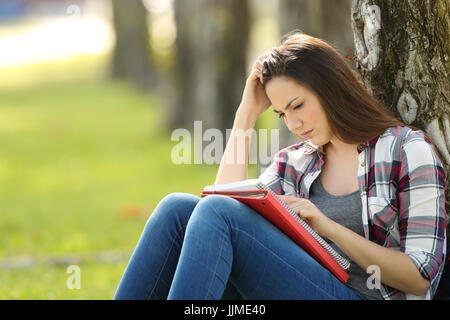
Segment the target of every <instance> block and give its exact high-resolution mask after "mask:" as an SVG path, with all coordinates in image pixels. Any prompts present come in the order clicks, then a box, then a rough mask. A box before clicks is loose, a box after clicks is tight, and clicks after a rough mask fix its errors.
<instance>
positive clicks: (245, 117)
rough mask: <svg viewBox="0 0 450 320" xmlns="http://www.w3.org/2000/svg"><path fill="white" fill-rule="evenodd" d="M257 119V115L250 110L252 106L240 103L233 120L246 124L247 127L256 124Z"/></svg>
mask: <svg viewBox="0 0 450 320" xmlns="http://www.w3.org/2000/svg"><path fill="white" fill-rule="evenodd" d="M257 119H258V115H257V114H256V112H255V111H254V109H253V110H252V108H250V107H247V106H243V105H240V106H239V108H238V109H237V110H236V115H235V120H236V121H238V122H240V123H245V124H247V126H248V127H252V128H253V127H254V126H255V124H256V120H257Z"/></svg>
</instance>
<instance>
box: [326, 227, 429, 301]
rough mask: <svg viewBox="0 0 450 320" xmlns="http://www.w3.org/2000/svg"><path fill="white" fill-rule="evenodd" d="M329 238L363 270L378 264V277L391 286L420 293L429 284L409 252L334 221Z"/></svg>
mask: <svg viewBox="0 0 450 320" xmlns="http://www.w3.org/2000/svg"><path fill="white" fill-rule="evenodd" d="M330 221H331V220H330ZM328 238H329V239H330V240H331V241H333V242H334V243H335V244H336V245H337V246H338V247H339V248H340V249H341V250H342V251H344V252H345V254H346V255H347V256H348V257H349V258H350V259H352V261H354V262H355V263H356V264H357V265H358V266H360V267H361V269H363V270H367V268H368V267H369V266H372V265H375V266H377V267H378V268H379V270H380V279H378V280H379V281H381V282H382V283H384V284H386V285H388V286H390V287H392V288H395V289H398V290H401V291H404V292H406V293H412V294H414V295H416V296H421V295H423V294H424V293H425V292H426V291H427V290H428V288H429V287H430V281H428V280H426V279H425V278H423V277H422V275H421V274H420V272H419V270H417V268H416V266H415V265H414V263H413V262H412V260H411V259H410V258H409V257H408V255H407V254H406V253H403V252H400V251H395V250H392V249H389V248H386V247H383V246H380V245H379V244H376V243H375V242H372V241H370V240H367V239H366V238H364V237H362V236H360V235H359V234H357V233H355V232H353V231H352V230H350V229H348V228H346V227H344V226H342V225H340V224H338V223H336V222H334V221H332V225H331V232H330V233H329V236H328Z"/></svg>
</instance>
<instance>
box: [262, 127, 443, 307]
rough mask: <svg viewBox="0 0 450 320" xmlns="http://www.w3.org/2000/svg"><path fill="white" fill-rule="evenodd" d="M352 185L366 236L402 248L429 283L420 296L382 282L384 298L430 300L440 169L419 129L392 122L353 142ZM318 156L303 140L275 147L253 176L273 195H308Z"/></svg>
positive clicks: (437, 245)
mask: <svg viewBox="0 0 450 320" xmlns="http://www.w3.org/2000/svg"><path fill="white" fill-rule="evenodd" d="M357 150H358V154H359V156H358V157H359V160H358V161H359V166H358V184H359V189H360V196H361V201H362V216H361V218H362V223H363V227H364V234H365V237H366V239H369V240H371V241H373V242H375V243H377V244H379V245H382V246H384V247H387V248H390V249H393V250H399V251H401V252H404V253H406V254H407V255H408V256H409V257H410V258H411V260H412V261H413V262H414V264H415V265H416V267H417V269H418V270H419V272H420V273H421V275H422V276H423V277H424V278H425V279H428V280H429V281H430V282H431V286H430V288H429V290H428V291H427V292H426V293H425V294H424V295H423V296H414V295H412V294H406V293H405V292H402V291H399V290H396V289H394V288H391V287H389V286H386V285H384V284H382V285H381V294H382V295H383V298H384V299H394V300H404V299H432V298H433V296H434V294H435V292H436V288H437V286H438V284H439V280H440V278H441V275H442V271H443V269H444V262H445V254H446V232H445V204H444V201H445V197H444V185H445V172H444V169H443V166H442V163H441V162H440V160H439V158H438V156H437V155H436V153H435V151H434V149H433V147H432V145H431V143H430V141H429V140H428V139H427V138H426V137H425V136H424V134H423V132H422V131H413V130H412V129H411V128H408V127H400V126H399V127H392V128H389V129H387V130H386V131H385V132H384V133H383V134H381V135H380V136H378V137H376V138H374V139H372V140H371V141H368V142H366V143H364V144H360V145H358V148H357ZM323 163H324V160H323V158H322V155H321V154H320V153H318V152H316V151H315V150H314V149H312V148H311V147H309V146H307V145H306V144H304V143H299V144H295V145H292V146H290V147H287V148H284V149H282V150H281V151H279V152H278V153H277V154H276V155H275V157H274V159H273V162H272V163H271V165H270V166H269V167H268V168H267V169H266V170H265V171H264V172H263V173H262V174H261V176H260V177H259V179H260V180H261V181H262V182H263V183H264V184H266V185H267V186H268V187H269V188H270V189H271V190H273V191H274V192H275V193H276V194H281V195H282V194H287V195H292V196H296V197H301V198H306V199H309V189H310V187H311V184H312V183H313V181H314V180H315V179H316V178H317V177H318V176H319V174H320V172H321V169H322V165H323Z"/></svg>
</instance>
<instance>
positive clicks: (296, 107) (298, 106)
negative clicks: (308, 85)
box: [293, 102, 304, 110]
mask: <svg viewBox="0 0 450 320" xmlns="http://www.w3.org/2000/svg"><path fill="white" fill-rule="evenodd" d="M303 103H304V102H302V103H300V104H299V105H296V106H295V107H294V108H293V109H294V110H295V109H298V108H300V107H301V106H302V105H303Z"/></svg>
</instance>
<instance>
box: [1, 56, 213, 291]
mask: <svg viewBox="0 0 450 320" xmlns="http://www.w3.org/2000/svg"><path fill="white" fill-rule="evenodd" d="M77 64H79V62H77ZM69 66H70V64H69ZM40 68H41V67H40ZM72 68H73V66H72ZM29 69H30V74H33V76H35V74H37V73H36V72H35V69H36V68H29ZM44 70H45V68H44ZM58 70H60V68H59V69H58ZM8 72H10V74H11V75H13V72H12V71H11V70H7V71H5V70H3V72H2V73H1V76H0V80H1V81H0V143H1V148H0V212H1V215H0V233H1V234H2V241H1V242H0V261H3V260H5V259H10V258H14V257H21V256H25V257H34V258H38V259H39V258H43V257H47V256H64V255H73V254H86V253H89V252H98V251H105V250H111V249H114V250H119V251H120V250H123V251H125V252H130V250H132V249H133V248H134V246H135V244H136V242H137V240H138V238H139V235H140V233H141V231H142V228H143V226H144V223H145V221H146V219H147V218H148V217H149V216H150V214H151V212H152V209H153V208H154V207H155V206H156V205H157V203H158V202H159V200H160V199H161V198H162V197H164V195H166V194H168V193H170V192H190V193H194V194H199V192H200V190H201V188H202V187H203V186H204V185H205V184H210V183H211V182H213V180H214V177H215V173H216V170H217V165H213V166H206V165H202V166H200V165H175V164H173V163H172V162H171V149H172V147H173V146H174V145H175V144H176V142H172V141H171V140H170V134H169V133H167V132H164V131H163V126H162V123H163V122H162V117H163V110H162V105H161V103H160V102H158V99H157V97H156V96H154V94H153V93H151V92H149V93H145V92H141V91H138V90H136V89H135V88H133V87H132V86H131V85H129V84H127V83H123V82H118V81H112V80H103V78H102V77H97V76H92V75H89V76H88V77H85V78H82V77H73V79H71V78H67V79H65V78H64V79H62V78H61V77H58V76H56V77H55V78H56V79H57V81H53V82H52V81H48V78H47V76H45V77H44V78H42V81H40V79H39V77H37V76H35V78H36V79H37V80H36V81H34V82H32V81H31V82H30V81H25V82H24V84H23V85H20V83H19V85H13V86H11V85H10V84H11V83H8V81H7V79H8V77H7V75H5V74H7V73H8ZM20 72H23V75H22V76H26V70H21V71H20ZM61 74H62V73H61ZM11 79H14V81H16V79H17V74H14V76H12V77H11ZM1 84H4V86H1ZM125 266H126V261H123V262H117V263H96V262H95V261H94V262H89V263H85V264H83V265H80V268H81V277H82V278H81V281H82V286H81V289H79V290H77V289H76V290H69V289H67V287H66V279H67V277H68V276H69V275H68V274H66V267H67V266H64V265H61V266H44V265H37V266H36V267H35V268H26V269H8V270H7V269H4V270H1V276H0V299H109V298H111V297H112V296H113V294H114V290H115V288H116V286H117V284H118V282H119V280H120V277H121V275H122V273H123V270H124V268H125Z"/></svg>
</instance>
